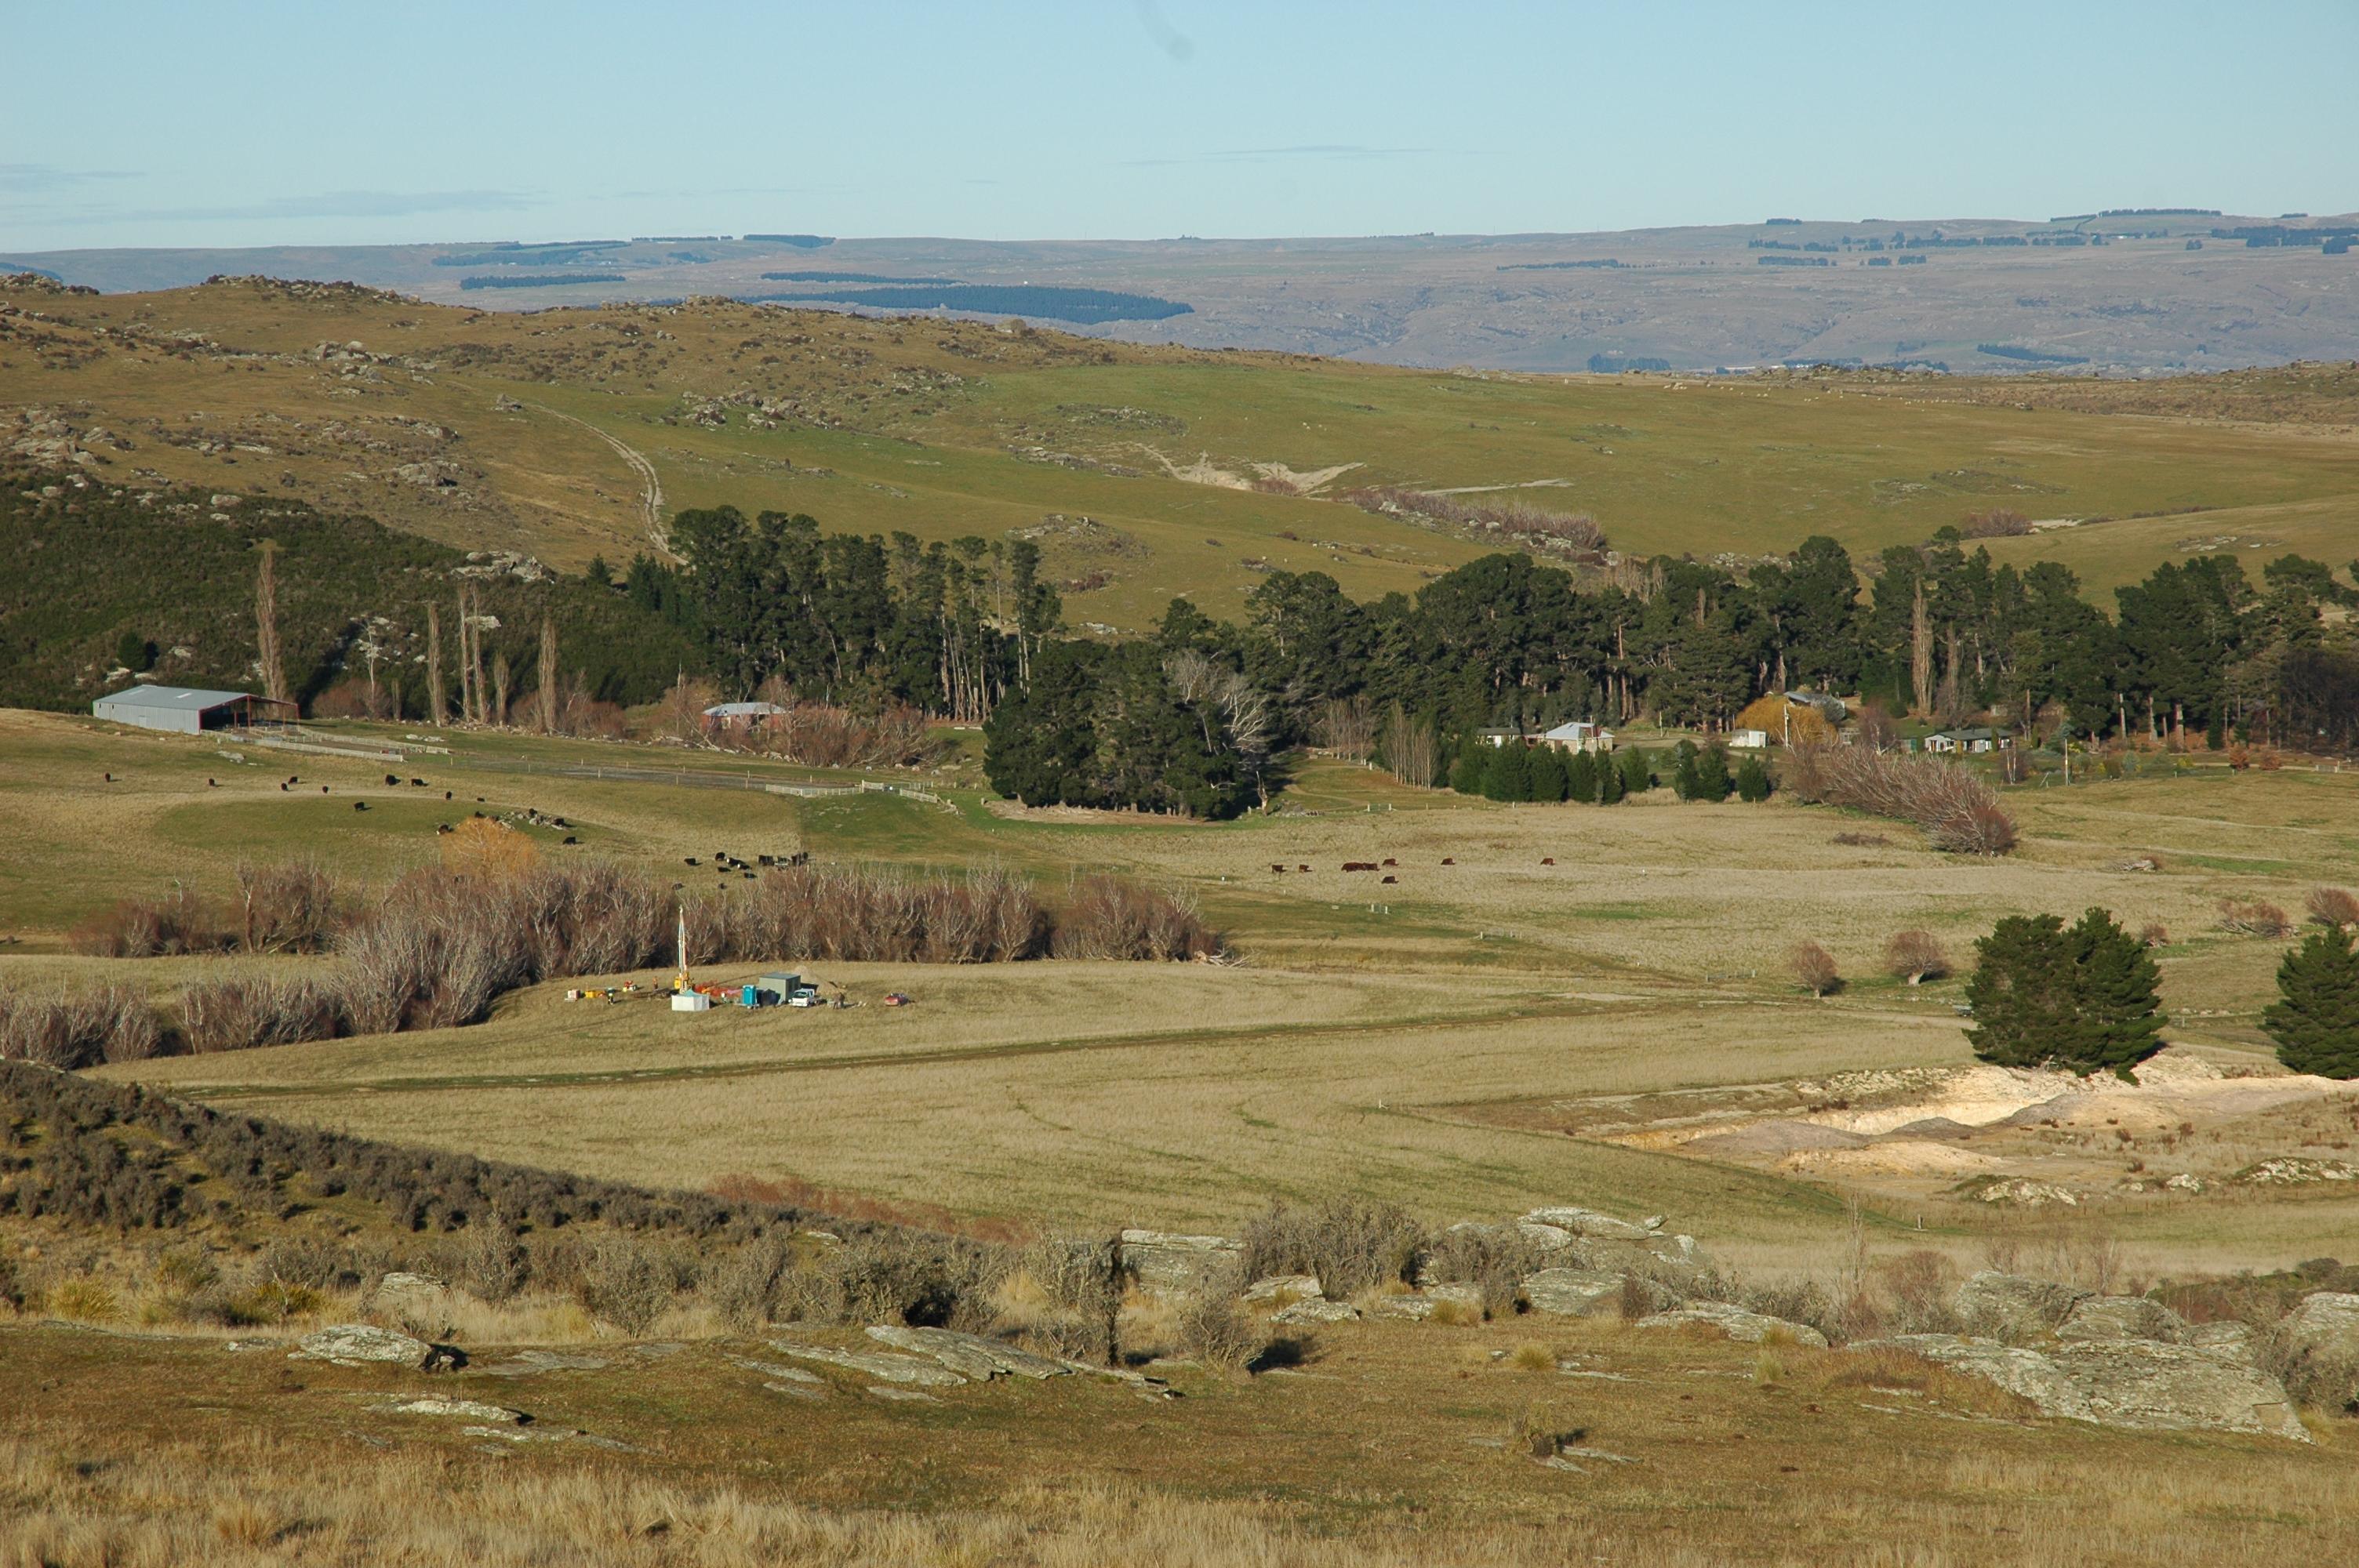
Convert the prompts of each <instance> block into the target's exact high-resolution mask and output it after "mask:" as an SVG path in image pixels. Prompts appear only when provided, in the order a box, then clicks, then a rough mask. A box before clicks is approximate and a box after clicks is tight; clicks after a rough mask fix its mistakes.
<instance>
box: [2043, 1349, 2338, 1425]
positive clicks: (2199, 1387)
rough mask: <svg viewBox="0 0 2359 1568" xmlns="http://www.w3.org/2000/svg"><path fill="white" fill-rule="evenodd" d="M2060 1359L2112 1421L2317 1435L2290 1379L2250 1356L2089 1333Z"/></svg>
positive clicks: (2098, 1415) (2097, 1415) (2100, 1416)
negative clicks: (2298, 1410)
mask: <svg viewBox="0 0 2359 1568" xmlns="http://www.w3.org/2000/svg"><path fill="white" fill-rule="evenodd" d="M2055 1360H2056V1365H2057V1367H2058V1368H2060V1370H2061V1371H2062V1372H2063V1374H2064V1376H2065V1377H2066V1378H2068V1379H2071V1382H2072V1385H2073V1387H2074V1388H2076V1389H2077V1390H2080V1392H2081V1395H2082V1398H2083V1399H2085V1400H2087V1401H2088V1405H2089V1411H2090V1419H2092V1420H2093V1421H2098V1422H2104V1424H2106V1425H2108V1426H2136V1427H2151V1428H2161V1429H2164V1430H2177V1429H2181V1428H2187V1427H2204V1428H2210V1429H2213V1430H2217V1431H2221V1432H2258V1433H2267V1434H2269V1435H2270V1436H2273V1437H2289V1438H2291V1439H2293V1440H2294V1441H2295V1442H2297V1443H2307V1442H2309V1441H2310V1433H2309V1432H2308V1431H2306V1430H2305V1429H2304V1428H2303V1426H2302V1424H2301V1422H2300V1420H2299V1417H2297V1416H2296V1414H2295V1413H2294V1405H2293V1400H2292V1399H2291V1398H2290V1397H2289V1396H2288V1394H2287V1393H2286V1390H2285V1385H2284V1384H2283V1383H2280V1382H2278V1381H2277V1379H2275V1378H2272V1377H2270V1376H2269V1375H2268V1374H2267V1373H2266V1372H2264V1371H2262V1370H2260V1369H2259V1368H2256V1367H2255V1366H2253V1365H2252V1364H2251V1363H2250V1362H2248V1361H2242V1360H2238V1359H2236V1358H2234V1357H2229V1356H2221V1355H2215V1354H2214V1353H2212V1352H2211V1351H2208V1350H2201V1349H2196V1348H2193V1347H2191V1346H2183V1345H2164V1344H2160V1343H2158V1342H2157V1341H2153V1340H2139V1339H2117V1340H2083V1341H2081V1342H2079V1343H2075V1344H2070V1345H2066V1346H2062V1347H2061V1348H2060V1349H2059V1350H2058V1351H2057V1352H2056V1356H2055Z"/></svg>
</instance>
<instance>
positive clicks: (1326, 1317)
mask: <svg viewBox="0 0 2359 1568" xmlns="http://www.w3.org/2000/svg"><path fill="white" fill-rule="evenodd" d="M1359 1315H1360V1309H1359V1308H1358V1307H1355V1306H1353V1305H1352V1304H1351V1303H1348V1302H1331V1301H1329V1300H1328V1299H1327V1298H1326V1297H1324V1296H1310V1297H1307V1298H1305V1299H1304V1300H1301V1301H1299V1302H1296V1303H1292V1304H1291V1305H1288V1306H1283V1307H1280V1308H1278V1309H1277V1311H1276V1312H1274V1313H1272V1314H1269V1321H1270V1322H1272V1323H1290V1324H1325V1323H1350V1322H1352V1321H1353V1320H1354V1319H1356V1318H1357V1317H1358V1316H1359Z"/></svg>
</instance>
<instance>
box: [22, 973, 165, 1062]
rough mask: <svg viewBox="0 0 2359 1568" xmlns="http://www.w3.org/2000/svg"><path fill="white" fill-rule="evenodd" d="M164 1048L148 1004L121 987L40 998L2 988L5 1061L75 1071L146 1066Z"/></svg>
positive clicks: (65, 991)
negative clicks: (107, 1066)
mask: <svg viewBox="0 0 2359 1568" xmlns="http://www.w3.org/2000/svg"><path fill="white" fill-rule="evenodd" d="M162 1044H163V1030H162V1028H161V1026H160V1025H159V1024H158V1022H157V1019H156V1010H155V1009H154V1008H153V1007H151V1006H149V1005H148V1002H147V998H146V997H145V996H143V995H141V994H140V993H139V992H138V991H136V990H134V989H132V988H131V987H129V986H126V985H123V984H121V983H119V982H109V983H106V984H103V985H96V986H90V987H85V988H84V989H81V990H74V989H69V988H67V987H66V986H65V985H63V984H60V986H59V987H58V988H57V989H55V990H54V991H48V992H43V993H38V994H37V993H35V992H32V991H28V990H20V989H16V987H13V986H9V985H6V984H5V983H0V1060H10V1061H18V1062H38V1063H39V1064H41V1065H43V1066H49V1067H62V1068H67V1069H71V1068H75V1067H87V1066H91V1065H94V1064H96V1063H99V1062H144V1061H146V1060H147V1058H149V1057H150V1056H153V1055H155V1054H157V1052H158V1049H159V1048H160V1047H161V1045H162Z"/></svg>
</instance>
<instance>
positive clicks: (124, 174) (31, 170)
mask: <svg viewBox="0 0 2359 1568" xmlns="http://www.w3.org/2000/svg"><path fill="white" fill-rule="evenodd" d="M136 178H139V177H138V176H137V175H136V174H135V173H133V172H132V171H131V170H129V169H122V168H59V167H58V166H57V165H55V164H53V163H0V190H6V191H20V190H21V191H32V190H63V189H67V188H68V187H70V186H75V185H82V184H85V183H87V182H89V181H91V180H93V179H136Z"/></svg>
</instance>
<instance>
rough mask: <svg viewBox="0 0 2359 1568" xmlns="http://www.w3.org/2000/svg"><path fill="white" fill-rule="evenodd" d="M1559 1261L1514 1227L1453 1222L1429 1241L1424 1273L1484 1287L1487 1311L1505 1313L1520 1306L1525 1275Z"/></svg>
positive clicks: (1439, 1307)
mask: <svg viewBox="0 0 2359 1568" xmlns="http://www.w3.org/2000/svg"><path fill="white" fill-rule="evenodd" d="M1561 1261H1562V1260H1561V1259H1560V1258H1558V1257H1556V1256H1555V1255H1554V1254H1552V1253H1551V1252H1550V1251H1549V1249H1546V1248H1543V1247H1541V1246H1540V1245H1539V1244H1538V1242H1536V1241H1533V1240H1531V1239H1529V1238H1527V1237H1526V1236H1524V1235H1523V1234H1522V1233H1521V1232H1519V1231H1517V1229H1516V1228H1515V1227H1513V1226H1499V1225H1455V1226H1452V1227H1450V1228H1449V1229H1447V1230H1445V1231H1443V1232H1442V1233H1441V1234H1440V1235H1439V1236H1436V1237H1434V1238H1432V1239H1431V1240H1430V1242H1429V1243H1428V1244H1427V1246H1426V1249H1425V1268H1424V1272H1425V1276H1426V1277H1427V1278H1430V1279H1432V1280H1434V1281H1438V1282H1442V1283H1455V1284H1470V1285H1480V1286H1482V1287H1483V1311H1484V1312H1485V1313H1488V1314H1490V1315H1492V1316H1494V1317H1502V1316H1505V1315H1506V1314H1509V1313H1512V1312H1514V1311H1515V1310H1516V1293H1517V1291H1518V1290H1519V1289H1520V1288H1521V1285H1522V1282H1523V1279H1524V1276H1526V1275H1527V1274H1530V1273H1534V1272H1537V1271H1539V1270H1541V1269H1545V1268H1548V1267H1549V1266H1550V1265H1551V1264H1552V1263H1558V1262H1561ZM1450 1304H1451V1303H1447V1302H1445V1303H1441V1304H1440V1306H1437V1307H1436V1308H1435V1309H1434V1311H1435V1314H1436V1315H1437V1316H1439V1315H1440V1313H1441V1311H1442V1308H1444V1307H1447V1306H1449V1305H1450Z"/></svg>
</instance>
